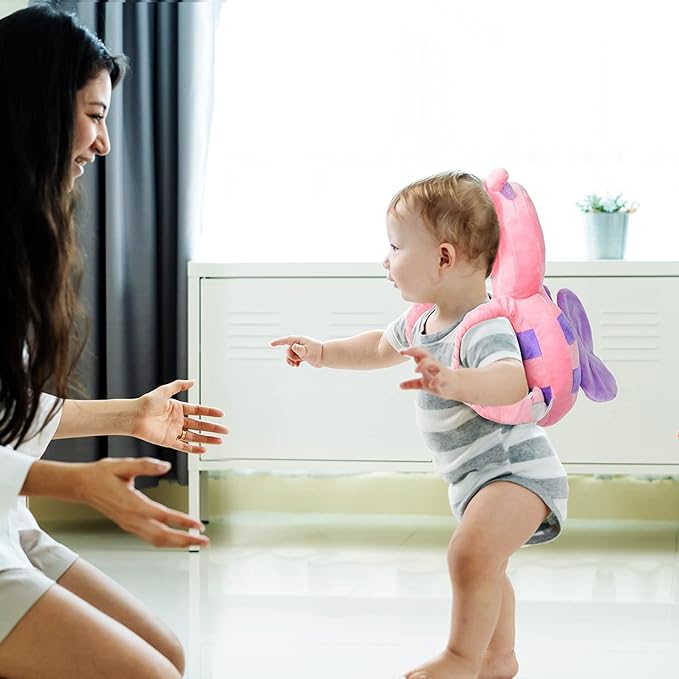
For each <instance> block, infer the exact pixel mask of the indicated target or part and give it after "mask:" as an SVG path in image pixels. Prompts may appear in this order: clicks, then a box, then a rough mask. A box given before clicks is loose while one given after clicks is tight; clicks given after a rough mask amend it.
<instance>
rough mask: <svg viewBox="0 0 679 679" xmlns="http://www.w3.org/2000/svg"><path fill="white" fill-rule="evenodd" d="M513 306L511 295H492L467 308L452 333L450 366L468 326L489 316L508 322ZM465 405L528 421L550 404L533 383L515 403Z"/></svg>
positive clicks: (504, 419) (491, 416)
mask: <svg viewBox="0 0 679 679" xmlns="http://www.w3.org/2000/svg"><path fill="white" fill-rule="evenodd" d="M515 309H516V301H515V300H514V299H512V298H511V297H501V298H498V297H496V298H495V299H492V300H491V301H490V302H488V303H487V304H482V305H481V306H478V307H476V309H473V310H472V311H470V312H469V313H468V314H467V315H466V316H465V317H464V319H463V320H462V323H460V325H459V327H458V329H457V333H456V336H455V346H454V348H453V356H452V367H453V369H455V368H459V367H460V349H461V347H462V339H463V337H464V336H465V333H466V332H467V330H469V328H471V327H472V326H474V325H476V324H477V323H481V322H482V321H488V320H490V319H491V318H499V317H505V318H507V319H508V320H509V321H510V323H511V319H512V317H513V315H514V311H515ZM467 405H468V406H469V407H470V408H471V409H472V410H474V411H475V412H477V413H478V414H479V415H481V417H485V418H486V419H487V420H492V421H493V422H499V423H501V424H528V423H530V422H538V421H539V420H541V419H542V418H543V417H544V416H545V415H546V414H547V413H548V412H549V408H550V406H548V405H547V404H546V403H545V397H544V395H543V393H542V389H540V388H539V387H534V388H533V389H531V390H530V391H529V392H528V394H527V395H526V396H525V398H523V399H522V400H521V401H519V402H518V403H514V404H512V405H508V406H481V405H477V404H473V403H467Z"/></svg>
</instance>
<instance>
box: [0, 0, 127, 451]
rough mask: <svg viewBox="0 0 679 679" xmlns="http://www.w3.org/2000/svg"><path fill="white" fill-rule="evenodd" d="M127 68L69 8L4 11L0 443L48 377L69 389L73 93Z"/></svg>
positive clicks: (28, 414)
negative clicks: (92, 81) (63, 10)
mask: <svg viewBox="0 0 679 679" xmlns="http://www.w3.org/2000/svg"><path fill="white" fill-rule="evenodd" d="M125 69H126V59H125V58H124V57H122V56H121V57H113V56H112V55H111V54H110V52H109V51H108V50H107V49H106V47H105V46H104V44H103V43H102V42H101V41H100V40H99V39H98V38H97V37H96V36H94V35H93V34H92V33H90V32H89V31H88V30H87V29H85V28H83V27H82V26H80V25H79V24H78V22H77V20H76V19H75V18H74V17H72V16H71V15H70V14H67V13H65V12H61V11H58V10H55V9H52V8H50V7H49V6H46V5H37V6H32V7H29V8H27V9H23V10H20V11H18V12H15V13H14V14H11V15H9V16H7V17H6V18H4V19H2V20H0V97H1V98H2V103H0V310H1V312H2V317H1V318H0V445H8V444H10V443H11V444H13V445H16V444H17V443H20V442H21V441H23V440H24V439H25V438H26V437H27V434H28V432H29V429H30V428H31V425H32V423H33V420H34V419H35V416H36V412H37V409H38V404H39V399H40V394H41V392H42V391H44V389H45V388H46V386H47V385H49V388H50V391H51V392H52V393H54V394H56V395H57V396H58V397H59V398H60V399H63V398H65V397H66V395H67V393H68V383H69V376H70V374H71V372H72V370H73V368H74V365H75V363H76V361H77V360H78V357H79V356H80V353H81V352H82V349H83V347H84V342H85V335H86V332H84V331H81V325H82V324H81V323H80V319H81V318H82V316H83V314H82V307H81V305H80V302H79V298H78V292H79V289H80V280H81V277H82V273H81V272H82V267H81V254H80V247H79V243H78V238H77V233H76V227H75V223H74V219H73V209H74V194H73V192H72V191H71V186H72V181H73V180H72V162H73V158H72V155H73V135H74V119H75V102H76V93H77V92H78V90H80V89H82V87H84V86H85V84H86V83H87V82H88V81H89V80H91V79H93V78H96V77H97V76H98V75H99V74H100V73H101V72H102V71H106V72H108V73H109V74H110V77H111V83H112V85H113V86H115V85H116V84H117V83H118V82H120V80H121V79H122V78H123V76H124V73H125ZM59 405H60V401H58V402H57V404H56V405H55V408H54V409H53V411H52V413H51V414H54V411H55V410H56V409H57V408H58V407H59ZM40 424H41V425H42V426H44V424H45V423H44V422H42V423H40Z"/></svg>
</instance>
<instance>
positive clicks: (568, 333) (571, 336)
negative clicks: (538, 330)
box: [556, 314, 575, 344]
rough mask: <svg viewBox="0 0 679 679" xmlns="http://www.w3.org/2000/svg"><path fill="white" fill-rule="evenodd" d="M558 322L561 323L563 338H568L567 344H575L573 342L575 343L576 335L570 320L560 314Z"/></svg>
mask: <svg viewBox="0 0 679 679" xmlns="http://www.w3.org/2000/svg"><path fill="white" fill-rule="evenodd" d="M556 320H557V321H559V325H560V326H561V330H562V332H563V336H564V337H565V338H566V343H567V344H573V342H575V333H574V332H573V326H572V325H571V324H570V322H569V320H568V319H567V318H566V317H565V316H564V315H563V314H559V317H558V318H557V319H556Z"/></svg>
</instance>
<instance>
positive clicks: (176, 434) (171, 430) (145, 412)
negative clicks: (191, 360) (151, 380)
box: [130, 380, 229, 454]
mask: <svg viewBox="0 0 679 679" xmlns="http://www.w3.org/2000/svg"><path fill="white" fill-rule="evenodd" d="M194 382H195V380H175V381H174V382H170V383H169V384H163V385H161V386H159V387H156V388H155V389H153V391H149V392H148V393H146V394H144V395H143V396H140V397H139V398H137V399H134V404H135V409H134V417H133V420H132V430H131V432H130V433H131V434H132V436H135V437H136V438H138V439H141V440H142V441H148V442H149V443H153V444H155V445H158V446H165V447H166V448H172V449H174V450H179V451H181V452H184V453H199V454H200V453H204V452H205V451H206V448H205V446H206V445H217V444H219V443H221V442H222V438H221V436H215V435H214V434H228V433H229V430H228V428H227V427H225V426H224V425H222V424H217V423H214V422H206V421H204V420H201V419H198V418H199V417H224V412H223V411H222V410H220V409H219V408H213V407H211V406H203V405H197V404H194V403H183V402H182V401H177V400H176V399H174V398H173V396H175V395H176V394H178V393H180V392H182V391H186V390H187V389H189V388H190V387H191V386H193V384H194ZM206 432H209V433H206Z"/></svg>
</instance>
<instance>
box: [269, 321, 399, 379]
mask: <svg viewBox="0 0 679 679" xmlns="http://www.w3.org/2000/svg"><path fill="white" fill-rule="evenodd" d="M271 346H272V347H279V346H287V348H288V350H287V354H286V357H285V358H286V360H287V362H288V365H291V366H293V367H294V368H297V367H299V366H300V365H301V363H303V362H305V361H306V362H307V363H308V364H309V365H312V366H314V368H348V369H351V370H374V369H376V368H389V367H391V366H392V365H397V364H398V363H403V362H404V361H407V360H408V359H407V357H405V356H402V355H401V354H400V353H399V352H398V351H396V349H394V348H393V347H392V346H391V344H390V343H389V342H388V341H387V338H386V337H385V334H384V332H383V331H382V330H369V331H368V332H364V333H361V334H360V335H354V336H353V337H346V338H344V339H338V340H329V341H327V342H320V341H319V340H316V339H313V338H311V337H303V336H298V335H291V336H289V337H279V338H278V339H275V340H273V342H271Z"/></svg>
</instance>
